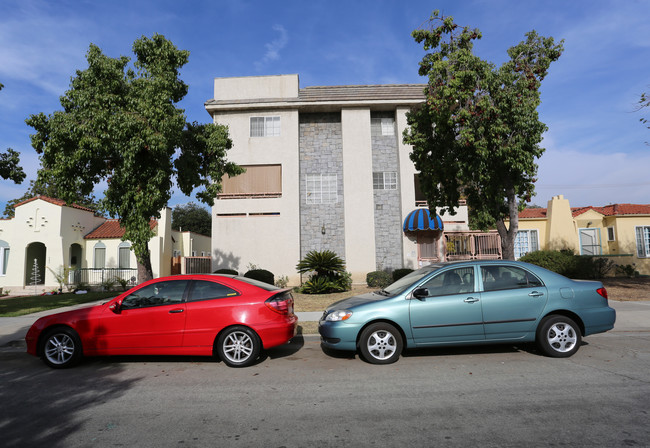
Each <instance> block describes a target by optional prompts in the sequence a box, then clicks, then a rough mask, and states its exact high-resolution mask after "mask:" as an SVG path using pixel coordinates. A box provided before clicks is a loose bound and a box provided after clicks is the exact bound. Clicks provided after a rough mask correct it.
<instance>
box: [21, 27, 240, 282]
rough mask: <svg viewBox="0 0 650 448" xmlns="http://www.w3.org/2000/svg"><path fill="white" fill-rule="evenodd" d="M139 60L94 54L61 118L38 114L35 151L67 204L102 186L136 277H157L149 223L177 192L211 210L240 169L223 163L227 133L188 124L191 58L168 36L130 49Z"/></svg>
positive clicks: (94, 49) (30, 121)
mask: <svg viewBox="0 0 650 448" xmlns="http://www.w3.org/2000/svg"><path fill="white" fill-rule="evenodd" d="M133 53H134V54H135V60H134V62H133V65H132V66H130V65H129V61H130V60H129V58H127V57H125V56H121V57H118V58H110V57H108V56H106V55H104V54H103V53H102V51H101V50H100V49H99V47H97V46H95V45H92V44H91V45H90V49H89V50H88V53H87V56H86V58H87V61H88V68H87V69H85V70H78V71H77V72H76V76H74V77H73V78H72V80H71V84H70V88H69V90H68V91H66V92H65V94H64V95H63V96H62V97H61V106H62V107H63V110H62V111H56V112H54V113H53V114H51V115H45V114H43V113H40V114H38V115H32V116H30V118H29V119H28V120H27V124H29V125H30V126H32V127H33V128H34V129H35V130H36V134H34V135H32V146H33V147H34V148H35V149H36V151H37V152H38V153H39V154H41V162H42V165H43V168H45V169H47V170H49V172H51V173H52V175H53V176H54V177H55V178H56V182H57V185H58V186H59V187H62V194H61V195H60V196H61V199H64V200H68V201H72V200H74V199H75V198H74V197H73V196H75V195H76V193H75V192H79V193H81V194H84V195H86V194H90V192H92V191H93V188H94V187H95V185H97V184H98V183H100V182H105V185H106V187H105V190H104V198H103V199H101V203H102V206H103V209H104V210H105V211H106V212H107V213H109V214H110V215H111V216H114V217H117V218H119V220H120V224H121V225H122V227H123V228H124V230H125V233H124V237H123V238H124V240H129V241H131V243H132V247H133V250H134V252H135V255H136V258H137V260H138V278H139V280H140V281H144V280H147V279H150V278H152V276H153V274H152V269H151V260H150V254H149V248H148V243H149V240H150V239H151V237H152V236H153V232H152V230H151V228H150V225H149V223H150V220H151V218H159V217H160V210H161V209H162V208H163V207H164V206H166V205H167V203H168V201H169V199H170V197H171V189H172V184H173V182H174V181H176V183H177V185H178V187H179V188H180V190H181V191H182V192H183V193H184V194H186V195H190V194H191V193H192V192H193V191H194V189H195V188H199V191H198V193H196V196H197V197H198V198H199V199H200V200H201V201H203V202H206V203H207V204H210V205H212V202H213V200H214V198H215V197H216V194H217V193H218V192H219V191H220V189H221V185H220V180H221V178H222V176H223V175H224V174H229V175H236V174H239V173H240V172H241V171H242V169H241V168H240V167H238V166H237V165H235V164H234V163H230V162H227V161H226V151H227V150H228V149H229V148H231V146H232V142H231V140H230V138H229V136H228V129H227V127H225V126H221V125H214V124H207V125H206V124H197V123H187V122H186V117H185V113H184V110H183V109H180V108H178V107H177V103H178V102H179V101H181V100H182V99H183V97H184V96H185V95H186V94H187V90H188V86H187V85H186V84H185V83H184V82H183V81H182V80H181V79H180V78H179V70H180V69H181V67H183V65H185V64H186V63H187V61H188V57H189V52H188V51H185V50H179V49H177V48H176V47H175V46H174V45H173V44H172V43H171V42H170V41H168V40H167V39H165V37H164V36H162V35H158V34H155V35H153V37H152V38H147V37H144V36H143V37H142V38H140V39H138V40H136V41H135V42H134V44H133Z"/></svg>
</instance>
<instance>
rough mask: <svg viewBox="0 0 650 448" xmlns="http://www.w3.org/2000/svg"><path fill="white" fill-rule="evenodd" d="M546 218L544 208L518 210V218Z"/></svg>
mask: <svg viewBox="0 0 650 448" xmlns="http://www.w3.org/2000/svg"><path fill="white" fill-rule="evenodd" d="M522 218H523V219H526V218H546V209H545V208H525V209H523V210H522V211H520V212H519V219H522Z"/></svg>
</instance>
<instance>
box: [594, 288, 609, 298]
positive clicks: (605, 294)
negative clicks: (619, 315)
mask: <svg viewBox="0 0 650 448" xmlns="http://www.w3.org/2000/svg"><path fill="white" fill-rule="evenodd" d="M596 292H597V293H598V294H600V295H601V296H603V297H604V298H606V299H607V298H608V297H607V290H606V289H605V288H598V289H597V290H596Z"/></svg>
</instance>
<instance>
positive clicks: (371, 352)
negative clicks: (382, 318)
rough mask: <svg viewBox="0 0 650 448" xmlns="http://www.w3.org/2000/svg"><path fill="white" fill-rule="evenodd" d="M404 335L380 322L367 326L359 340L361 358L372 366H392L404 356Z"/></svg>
mask: <svg viewBox="0 0 650 448" xmlns="http://www.w3.org/2000/svg"><path fill="white" fill-rule="evenodd" d="M402 348H403V342H402V335H401V334H400V332H399V331H398V330H397V328H395V327H394V326H392V325H390V324H387V323H384V322H378V323H376V324H372V325H369V326H367V327H366V328H365V329H364V330H363V331H362V332H361V337H360V338H359V351H360V352H361V356H362V357H363V359H365V360H366V361H367V362H369V363H371V364H391V363H394V362H395V361H397V360H398V359H399V357H400V355H401V354H402Z"/></svg>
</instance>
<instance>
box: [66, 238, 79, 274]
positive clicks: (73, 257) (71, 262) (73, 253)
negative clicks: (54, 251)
mask: <svg viewBox="0 0 650 448" xmlns="http://www.w3.org/2000/svg"><path fill="white" fill-rule="evenodd" d="M68 267H69V268H70V269H79V268H81V267H82V266H81V245H80V244H77V243H74V244H71V245H70V258H69V259H68Z"/></svg>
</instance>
